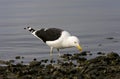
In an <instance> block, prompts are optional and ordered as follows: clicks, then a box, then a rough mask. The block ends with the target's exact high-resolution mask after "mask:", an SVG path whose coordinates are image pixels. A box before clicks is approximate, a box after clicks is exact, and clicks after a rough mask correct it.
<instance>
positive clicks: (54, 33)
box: [35, 28, 63, 42]
mask: <svg viewBox="0 0 120 79" xmlns="http://www.w3.org/2000/svg"><path fill="white" fill-rule="evenodd" d="M62 31H63V30H62V29H58V28H49V29H46V30H45V28H43V29H40V30H38V31H36V33H35V34H36V36H38V37H39V38H41V39H42V40H43V41H44V42H46V41H54V40H57V39H58V38H59V37H60V36H61V33H62Z"/></svg>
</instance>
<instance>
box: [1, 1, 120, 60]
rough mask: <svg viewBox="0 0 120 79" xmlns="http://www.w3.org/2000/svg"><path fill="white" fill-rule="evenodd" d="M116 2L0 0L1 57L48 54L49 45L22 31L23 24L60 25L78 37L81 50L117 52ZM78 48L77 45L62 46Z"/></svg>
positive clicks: (119, 12) (119, 14) (119, 15)
mask: <svg viewBox="0 0 120 79" xmlns="http://www.w3.org/2000/svg"><path fill="white" fill-rule="evenodd" d="M119 3H120V0H0V59H5V60H8V59H14V58H15V56H23V57H25V60H26V61H30V60H32V59H33V58H38V59H39V58H48V57H49V47H48V46H46V45H45V44H44V43H43V42H42V41H40V40H38V39H37V38H35V37H34V36H33V35H31V34H30V33H29V32H27V31H25V30H24V29H23V28H24V27H26V26H31V27H33V28H35V29H40V28H43V27H48V28H49V27H56V28H62V29H65V30H67V31H69V32H70V33H71V34H72V35H76V36H78V37H79V39H80V42H81V45H82V47H83V50H84V51H91V52H92V53H94V54H96V53H97V52H98V51H103V52H110V51H114V52H117V53H119V54H120V52H119V51H120V5H119ZM108 37H113V38H114V39H112V40H109V39H106V38H108ZM77 52H78V50H76V48H69V49H63V50H61V53H77ZM54 56H55V57H56V56H57V51H56V50H54ZM95 56H96V55H93V57H95Z"/></svg>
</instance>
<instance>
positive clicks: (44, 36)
mask: <svg viewBox="0 0 120 79" xmlns="http://www.w3.org/2000/svg"><path fill="white" fill-rule="evenodd" d="M24 29H26V30H28V31H29V32H30V33H31V34H33V35H34V36H35V37H37V38H38V39H41V40H42V41H43V42H44V43H46V44H47V45H48V46H50V56H52V53H53V48H56V49H57V50H58V51H59V49H64V48H70V47H76V48H77V49H78V50H79V51H82V48H81V46H80V44H79V39H78V38H77V37H76V36H71V35H70V33H69V32H67V31H65V30H62V29H59V28H48V29H47V28H42V29H39V30H34V29H33V28H31V27H26V28H24ZM59 55H60V53H59Z"/></svg>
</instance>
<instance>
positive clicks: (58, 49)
mask: <svg viewBox="0 0 120 79" xmlns="http://www.w3.org/2000/svg"><path fill="white" fill-rule="evenodd" d="M57 51H58V56H59V57H60V56H61V54H60V51H59V49H57Z"/></svg>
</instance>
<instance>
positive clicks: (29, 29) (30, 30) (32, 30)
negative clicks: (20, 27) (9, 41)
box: [24, 27, 35, 33]
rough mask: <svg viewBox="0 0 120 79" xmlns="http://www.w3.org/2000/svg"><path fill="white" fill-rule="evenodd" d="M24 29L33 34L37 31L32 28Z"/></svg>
mask: <svg viewBox="0 0 120 79" xmlns="http://www.w3.org/2000/svg"><path fill="white" fill-rule="evenodd" d="M24 29H25V30H28V31H29V32H31V33H33V32H35V29H33V28H32V27H25V28H24Z"/></svg>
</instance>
